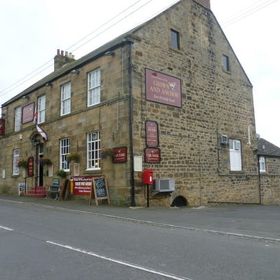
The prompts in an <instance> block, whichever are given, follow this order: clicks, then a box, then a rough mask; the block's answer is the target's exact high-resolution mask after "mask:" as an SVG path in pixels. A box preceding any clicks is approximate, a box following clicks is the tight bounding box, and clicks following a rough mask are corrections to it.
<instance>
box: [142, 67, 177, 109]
mask: <svg viewBox="0 0 280 280" xmlns="http://www.w3.org/2000/svg"><path fill="white" fill-rule="evenodd" d="M146 99H147V100H149V101H153V102H158V103H162V104H167V105H170V106H175V107H182V90H181V80H180V79H178V78H175V77H172V76H169V75H166V74H163V73H160V72H156V71H153V70H150V69H146Z"/></svg>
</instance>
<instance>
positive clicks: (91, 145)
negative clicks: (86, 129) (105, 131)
mask: <svg viewBox="0 0 280 280" xmlns="http://www.w3.org/2000/svg"><path fill="white" fill-rule="evenodd" d="M99 168H100V136H99V132H98V131H97V132H93V133H89V134H88V135H87V169H92V170H94V169H99Z"/></svg>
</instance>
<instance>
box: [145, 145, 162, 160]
mask: <svg viewBox="0 0 280 280" xmlns="http://www.w3.org/2000/svg"><path fill="white" fill-rule="evenodd" d="M144 159H145V162H146V163H154V164H156V163H160V160H161V158H160V149H159V148H146V149H145V150H144Z"/></svg>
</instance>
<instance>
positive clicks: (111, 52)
mask: <svg viewBox="0 0 280 280" xmlns="http://www.w3.org/2000/svg"><path fill="white" fill-rule="evenodd" d="M104 55H106V56H114V55H115V52H114V51H107V52H105V54H104Z"/></svg>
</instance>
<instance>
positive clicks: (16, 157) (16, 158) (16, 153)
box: [13, 149, 20, 176]
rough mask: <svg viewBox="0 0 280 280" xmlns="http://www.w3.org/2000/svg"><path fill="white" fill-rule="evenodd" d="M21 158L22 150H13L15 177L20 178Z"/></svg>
mask: <svg viewBox="0 0 280 280" xmlns="http://www.w3.org/2000/svg"><path fill="white" fill-rule="evenodd" d="M19 156H20V150H19V149H14V150H13V175H14V176H18V175H19V166H18V162H19Z"/></svg>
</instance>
